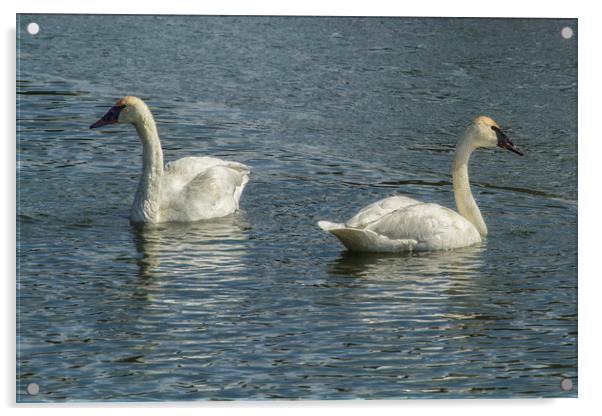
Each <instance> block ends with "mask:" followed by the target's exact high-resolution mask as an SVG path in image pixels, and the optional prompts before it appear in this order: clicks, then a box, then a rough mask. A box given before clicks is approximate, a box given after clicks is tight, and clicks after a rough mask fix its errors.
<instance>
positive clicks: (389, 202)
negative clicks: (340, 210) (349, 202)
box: [345, 195, 420, 228]
mask: <svg viewBox="0 0 602 416" xmlns="http://www.w3.org/2000/svg"><path fill="white" fill-rule="evenodd" d="M415 204H420V202H419V201H417V200H415V199H413V198H408V197H407V196H403V195H395V196H391V197H388V198H384V199H381V200H379V201H376V202H374V203H372V204H370V205H367V206H365V207H364V208H362V209H361V210H360V211H359V212H358V213H357V214H355V215H354V216H353V217H352V218H351V219H350V220H349V221H347V223H346V224H345V225H346V226H347V227H355V228H363V227H365V226H366V225H368V224H370V223H372V222H374V221H376V220H378V219H380V218H382V217H383V216H384V215H387V214H389V213H390V212H393V211H396V210H398V209H401V208H403V207H406V206H409V205H415Z"/></svg>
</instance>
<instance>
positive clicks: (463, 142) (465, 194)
mask: <svg viewBox="0 0 602 416" xmlns="http://www.w3.org/2000/svg"><path fill="white" fill-rule="evenodd" d="M474 149H475V147H474V146H473V145H471V140H470V136H469V135H468V134H465V135H464V136H463V137H462V138H460V140H459V141H458V145H457V147H456V155H455V158H454V166H453V171H452V179H453V186H454V197H455V199H456V207H457V209H458V212H459V213H460V215H462V216H463V217H464V218H466V219H467V220H468V221H470V222H471V223H472V224H473V225H474V226H475V228H476V229H477V231H478V232H479V234H481V236H483V237H484V236H486V235H487V226H486V225H485V221H484V220H483V216H482V215H481V211H480V210H479V207H478V206H477V203H476V202H475V200H474V197H473V196H472V191H471V190H470V181H469V179H468V160H469V159H470V155H471V154H472V152H473V150H474Z"/></svg>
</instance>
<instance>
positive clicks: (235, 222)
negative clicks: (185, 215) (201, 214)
mask: <svg viewBox="0 0 602 416" xmlns="http://www.w3.org/2000/svg"><path fill="white" fill-rule="evenodd" d="M248 228H249V226H248V224H246V222H245V221H244V219H243V218H242V216H241V215H240V214H235V215H230V216H227V217H224V218H219V219H213V220H211V221H199V222H195V223H167V224H159V225H148V224H145V225H132V230H133V232H134V241H135V244H136V251H137V252H138V254H139V258H138V260H137V264H138V267H139V271H138V275H139V276H140V277H152V276H153V274H154V273H159V272H161V271H163V272H166V273H169V274H174V273H178V269H179V268H183V269H188V270H190V269H191V268H195V269H197V270H198V271H199V272H203V271H205V272H210V271H212V270H215V269H217V268H219V270H220V271H221V272H222V273H227V272H232V271H236V270H240V269H241V267H242V266H243V265H242V261H241V257H243V256H244V255H245V254H246V246H245V244H244V241H246V240H247V234H246V230H247V229H248Z"/></svg>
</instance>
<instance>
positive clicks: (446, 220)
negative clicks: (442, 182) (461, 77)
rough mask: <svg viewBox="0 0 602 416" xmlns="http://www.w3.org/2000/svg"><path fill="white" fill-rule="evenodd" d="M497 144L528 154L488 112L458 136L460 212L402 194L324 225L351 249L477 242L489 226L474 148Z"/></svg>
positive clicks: (381, 249)
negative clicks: (473, 183)
mask: <svg viewBox="0 0 602 416" xmlns="http://www.w3.org/2000/svg"><path fill="white" fill-rule="evenodd" d="M494 146H499V147H502V148H505V149H508V150H511V151H513V152H515V153H517V154H520V155H522V153H520V151H519V150H518V149H517V148H516V146H514V144H513V143H512V141H511V140H510V139H509V138H508V137H507V136H506V135H505V134H504V133H503V132H502V131H501V129H500V127H499V126H498V125H497V123H496V122H495V121H493V120H492V119H491V118H489V117H487V116H479V117H477V118H475V119H474V120H473V121H472V123H471V124H470V125H469V126H468V128H467V129H466V132H465V133H464V135H463V136H461V137H460V139H459V140H458V145H457V146H456V154H455V158H454V165H453V172H452V177H453V188H454V196H455V200H456V206H457V208H458V212H455V211H453V210H451V209H449V208H446V207H443V206H441V205H438V204H433V203H424V202H420V201H417V200H415V199H413V198H408V197H405V196H401V195H398V196H392V197H389V198H385V199H381V200H380V201H377V202H374V203H372V204H370V205H368V206H366V207H364V208H362V209H361V210H360V211H359V212H358V213H357V214H356V215H355V216H353V217H352V218H351V219H350V220H348V221H347V222H346V223H333V222H330V221H319V222H318V226H319V227H320V228H322V229H323V230H325V231H328V232H330V233H331V234H333V235H334V236H335V237H337V238H338V239H339V240H340V241H341V243H343V245H344V246H345V247H347V249H348V250H350V251H361V252H405V251H432V250H449V249H454V248H460V247H466V246H470V245H473V244H477V243H479V242H481V241H482V238H483V237H485V236H486V235H487V226H486V225H485V221H484V220H483V217H482V215H481V212H480V210H479V208H478V206H477V204H476V202H475V200H474V198H473V196H472V193H471V191H470V183H469V180H468V159H469V157H470V154H471V153H472V152H473V150H475V149H477V148H479V147H494Z"/></svg>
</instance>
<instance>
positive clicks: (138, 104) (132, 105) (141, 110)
mask: <svg viewBox="0 0 602 416" xmlns="http://www.w3.org/2000/svg"><path fill="white" fill-rule="evenodd" d="M148 113H149V110H148V107H147V106H146V104H144V101H142V100H141V99H140V98H138V97H134V96H131V95H126V96H125V97H123V98H121V99H119V100H118V101H117V102H116V103H115V105H114V106H113V107H111V108H110V109H109V111H107V112H106V114H105V115H104V116H102V117H101V118H100V119H99V120H98V121H97V122H96V123H94V124H92V125H91V126H90V128H91V129H95V128H97V127H101V126H106V125H107V124H115V123H122V124H137V123H139V122H141V121H143V120H144V118H145V117H147V115H148Z"/></svg>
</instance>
